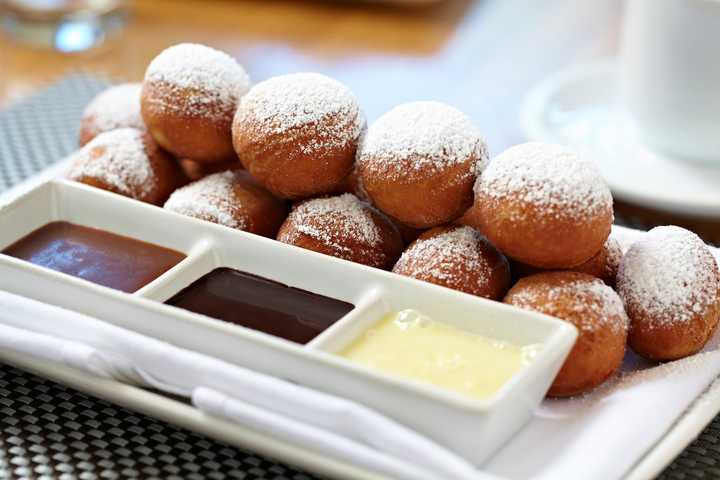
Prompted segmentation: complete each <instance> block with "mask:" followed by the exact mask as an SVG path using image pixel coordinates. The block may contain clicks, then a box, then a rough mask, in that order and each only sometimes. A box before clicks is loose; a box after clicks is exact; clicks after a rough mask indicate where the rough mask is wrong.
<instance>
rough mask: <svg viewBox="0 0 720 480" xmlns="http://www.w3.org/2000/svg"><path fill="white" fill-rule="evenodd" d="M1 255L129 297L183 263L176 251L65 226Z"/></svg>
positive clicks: (39, 233)
mask: <svg viewBox="0 0 720 480" xmlns="http://www.w3.org/2000/svg"><path fill="white" fill-rule="evenodd" d="M2 253H3V254H5V255H9V256H11V257H16V258H19V259H22V260H26V261H28V262H30V263H33V264H35V265H39V266H42V267H45V268H49V269H51V270H55V271H58V272H62V273H66V274H68V275H72V276H74V277H78V278H82V279H84V280H87V281H90V282H93V283H96V284H99V285H103V286H106V287H110V288H114V289H116V290H120V291H123V292H127V293H132V292H135V291H137V290H139V289H140V288H142V287H144V286H145V285H147V284H148V283H150V282H152V281H153V280H155V279H156V278H158V277H159V276H160V275H162V274H163V273H165V272H166V271H168V270H170V269H171V268H172V267H174V266H175V265H177V264H178V263H180V262H181V261H182V260H183V259H184V258H185V255H184V254H182V253H180V252H177V251H175V250H170V249H168V248H164V247H160V246H158V245H154V244H151V243H146V242H142V241H140V240H135V239H134V238H129V237H124V236H122V235H116V234H114V233H110V232H106V231H103V230H98V229H95V228H89V227H83V226H80V225H75V224H72V223H68V222H53V223H48V224H47V225H45V226H43V227H40V228H39V229H37V230H35V231H34V232H32V233H30V234H29V235H27V236H25V237H23V238H21V239H20V240H18V241H17V242H15V243H14V244H12V245H10V246H9V247H8V248H6V249H5V250H3V251H2Z"/></svg>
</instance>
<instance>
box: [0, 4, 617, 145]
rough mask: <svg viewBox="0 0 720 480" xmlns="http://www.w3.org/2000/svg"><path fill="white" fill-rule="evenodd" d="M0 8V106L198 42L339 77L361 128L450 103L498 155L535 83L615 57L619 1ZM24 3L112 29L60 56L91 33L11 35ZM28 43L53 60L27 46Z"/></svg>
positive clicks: (256, 66)
mask: <svg viewBox="0 0 720 480" xmlns="http://www.w3.org/2000/svg"><path fill="white" fill-rule="evenodd" d="M3 1H4V2H5V5H4V21H3V24H4V26H5V38H3V39H2V47H1V48H0V52H1V53H0V103H4V102H8V101H10V100H11V99H13V98H17V97H19V96H22V95H25V94H27V92H29V91H32V90H33V89H35V88H37V87H38V86H39V85H41V84H44V83H47V82H50V81H52V80H53V79H56V78H57V77H59V76H61V75H62V74H63V73H67V72H70V71H76V70H82V71H90V72H101V73H104V74H107V75H109V76H111V77H113V78H114V79H117V80H139V79H141V78H142V76H143V73H144V70H145V67H146V66H147V64H148V62H149V61H150V60H151V59H152V58H153V57H154V56H155V55H156V54H157V53H158V52H160V51H161V50H162V49H163V48H165V47H167V46H169V45H172V44H174V43H178V42H199V43H204V44H207V45H210V46H213V47H216V48H219V49H222V50H225V51H227V52H228V53H230V54H231V55H233V56H234V57H236V58H237V59H238V60H239V61H240V62H241V63H242V64H243V65H244V66H245V68H246V70H247V71H248V72H249V74H250V75H251V77H252V79H253V81H259V80H262V79H265V78H267V77H269V76H272V75H277V74H282V73H289V72H294V71H308V70H309V71H318V72H321V73H324V74H327V75H330V76H332V77H335V78H337V79H339V80H341V81H343V82H345V83H347V84H348V85H349V86H350V87H351V88H352V89H353V90H354V91H355V93H356V95H357V96H358V97H359V98H360V100H361V102H362V105H363V107H364V108H365V110H366V112H367V114H368V117H369V119H370V120H372V119H374V118H377V116H379V115H380V114H381V113H383V112H384V111H386V110H388V109H389V108H391V107H392V106H394V105H396V104H398V103H401V102H404V101H408V100H419V99H436V100H442V101H446V102H448V103H450V104H453V105H455V106H457V107H459V108H461V109H463V110H464V111H465V112H467V113H468V114H470V115H471V116H472V117H473V118H474V119H475V120H476V121H477V122H478V123H479V125H480V126H481V127H482V129H483V131H484V132H485V135H486V136H487V139H488V143H489V144H490V146H491V149H492V150H493V152H496V153H497V152H498V151H500V150H502V149H504V148H506V147H507V146H509V145H511V144H512V143H517V142H518V141H520V140H521V139H522V138H521V133H520V131H519V129H518V125H517V116H518V109H519V108H520V104H521V102H522V100H523V94H524V92H526V91H527V90H528V89H529V88H530V87H531V86H532V85H533V84H534V83H536V82H537V81H538V80H539V79H541V78H543V77H544V76H545V75H547V74H548V73H551V72H553V71H555V70H557V69H558V68H561V67H563V66H565V65H569V64H572V63H574V62H577V61H579V60H581V59H586V58H592V57H598V56H604V55H608V54H610V53H611V52H613V51H614V49H615V44H616V37H617V29H618V25H619V15H620V12H621V2H620V1H618V0H588V1H583V2H578V1H576V0H544V1H542V2H538V1H536V0H513V1H501V0H485V1H477V2H473V1H470V0H435V1H431V2H428V1H427V0H424V1H418V2H415V1H413V0H401V1H398V2H395V3H393V2H384V3H381V2H376V1H365V2H350V1H347V0H335V1H331V0H327V1H292V0H286V1H282V0H279V1H274V0H273V1H269V0H256V1H243V0H182V1H179V0H128V1H117V0H100V1H87V0H85V1H74V0H0V4H2V2H3ZM22 3H26V4H27V5H30V6H34V7H36V8H35V9H36V10H37V9H39V8H40V7H42V6H48V5H53V4H58V5H60V4H89V5H90V6H95V7H96V8H97V9H98V10H99V11H100V12H103V11H105V10H109V11H115V10H116V9H117V11H119V12H121V13H118V14H117V17H120V18H113V20H111V21H109V22H107V23H108V24H109V25H108V29H109V30H110V31H109V32H108V34H107V38H106V40H105V41H104V42H103V43H102V44H101V45H99V46H97V47H95V48H91V49H89V50H87V51H84V52H75V53H59V52H58V51H57V49H65V50H73V49H82V48H83V47H85V46H89V44H91V43H92V39H93V38H95V34H93V31H94V28H95V27H94V26H93V25H92V24H90V26H89V27H88V26H83V23H82V21H80V22H77V21H76V22H75V23H74V24H73V23H72V22H67V23H66V28H65V29H64V30H62V29H61V30H60V31H59V32H58V31H56V32H55V33H53V31H52V29H49V31H46V32H37V31H33V30H31V29H28V32H24V33H18V32H17V31H18V30H21V29H20V28H19V27H17V25H18V24H19V23H21V22H19V21H18V20H14V18H17V17H18V16H20V15H18V10H20V9H19V8H18V5H19V4H22ZM28 10H30V7H28ZM122 17H126V25H124V27H123V26H120V25H117V24H122V22H123V18H122ZM80 18H81V19H82V17H80ZM113 21H114V22H116V23H113ZM67 24H70V27H69V28H68V27H67ZM101 25H102V24H101ZM14 30H15V31H14ZM38 30H41V29H38ZM33 33H34V34H35V41H36V42H37V43H43V42H45V43H47V44H49V45H53V42H54V45H53V46H54V47H55V48H56V50H53V49H52V48H42V47H41V46H32V45H28V43H26V42H23V41H22V40H23V36H24V38H25V39H27V37H31V38H32V37H33ZM13 35H15V37H13ZM21 35H22V36H21Z"/></svg>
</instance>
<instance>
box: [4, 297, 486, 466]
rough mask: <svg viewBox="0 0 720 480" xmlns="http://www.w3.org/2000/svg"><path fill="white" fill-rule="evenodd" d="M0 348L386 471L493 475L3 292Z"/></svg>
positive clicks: (408, 434) (380, 423)
mask: <svg viewBox="0 0 720 480" xmlns="http://www.w3.org/2000/svg"><path fill="white" fill-rule="evenodd" d="M0 349H6V350H11V351H14V352H17V353H22V354H26V355H31V356H34V357H36V358H41V359H44V360H48V361H52V362H57V363H61V364H64V365H67V366H69V367H72V368H76V369H79V370H83V371H85V372H88V373H91V374H93V375H97V376H100V377H104V378H111V379H115V380H119V381H122V382H127V383H134V384H138V385H144V386H150V387H153V388H156V389H158V390H161V391H164V392H167V393H172V394H175V395H180V396H184V397H186V398H190V399H192V401H193V403H194V405H195V406H196V407H198V408H199V409H200V410H202V411H204V412H206V413H208V414H210V415H214V416H219V417H223V418H227V419H230V420H233V421H237V422H240V423H242V424H243V425H247V426H249V427H250V428H253V429H256V430H258V431H263V432H269V433H271V434H272V435H273V436H275V437H277V438H280V439H283V440H286V441H288V442H291V443H294V444H301V445H303V446H305V447H306V448H309V449H311V450H315V451H317V452H319V453H322V454H325V455H327V456H330V457H333V458H337V459H339V460H343V461H346V462H348V463H352V464H354V465H357V466H360V467H364V468H366V469H367V470H370V471H373V472H376V473H380V474H384V475H388V476H390V477H392V478H407V479H435V478H457V479H487V478H492V477H491V476H490V475H486V474H483V473H481V472H480V471H478V470H476V469H475V468H474V467H473V466H472V465H470V464H469V463H468V462H466V461H465V460H463V459H461V458H460V457H458V456H457V455H455V454H454V453H452V452H450V451H448V450H446V449H445V448H443V447H442V446H440V445H437V444H436V443H434V442H432V441H431V440H429V439H427V438H425V437H423V436H422V435H420V434H418V433H416V432H414V431H413V430H411V429H408V428H407V427H405V426H403V425H400V424H398V423H397V422H394V421H392V420H390V419H388V418H386V417H384V416H382V415H380V414H379V413H377V412H375V411H373V410H371V409H369V408H366V407H364V406H362V405H360V404H357V403H355V402H353V401H350V400H347V399H343V398H339V397H335V396H332V395H329V394H326V393H322V392H318V391H315V390H312V389H309V388H306V387H303V386H300V385H296V384H293V383H290V382H287V381H284V380H281V379H278V378H275V377H272V376H268V375H264V374H260V373H258V372H254V371H252V370H248V369H245V368H242V367H238V366H236V365H231V364H229V363H227V362H224V361H221V360H217V359H214V358H211V357H208V356H206V355H202V354H199V353H195V352H192V351H189V350H184V349H181V348H177V347H175V346H172V345H170V344H167V343H165V342H161V341H159V340H156V339H153V338H149V337H146V336H143V335H140V334H138V333H135V332H132V331H129V330H125V329H123V328H120V327H116V326H114V325H110V324H107V323H105V322H102V321H100V320H97V319H94V318H91V317H88V316H85V315H81V314H78V313H76V312H72V311H69V310H65V309H62V308H59V307H55V306H51V305H46V304H43V303H40V302H37V301H35V300H31V299H27V298H24V297H20V296H17V295H14V294H11V293H8V292H3V291H0Z"/></svg>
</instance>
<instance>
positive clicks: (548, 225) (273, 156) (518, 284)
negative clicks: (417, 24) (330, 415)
mask: <svg viewBox="0 0 720 480" xmlns="http://www.w3.org/2000/svg"><path fill="white" fill-rule="evenodd" d="M81 144H82V148H81V149H80V150H79V151H77V152H76V153H75V154H74V159H73V162H72V167H71V168H70V171H69V173H68V177H69V178H70V179H73V180H76V181H79V182H83V183H86V184H88V185H91V186H93V187H97V188H100V189H104V190H107V191H110V192H113V193H116V194H120V195H124V196H127V197H130V198H133V199H135V200H139V201H142V202H148V203H152V204H155V205H158V206H161V207H163V208H165V209H167V210H169V211H172V212H175V213H177V214H181V215H186V216H190V217H194V218H197V219H200V220H204V221H209V222H214V223H217V224H220V225H224V226H226V227H229V228H235V229H240V230H244V231H247V232H250V233H254V234H258V235H263V236H266V237H270V238H275V239H277V240H278V241H280V242H284V243H287V244H291V245H295V246H297V247H301V248H305V249H308V250H313V251H316V252H320V253H323V254H326V255H332V256H334V257H338V258H341V259H344V260H348V261H351V262H357V263H361V264H364V265H368V266H370V267H375V268H380V269H386V270H392V271H393V272H395V273H396V274H399V275H404V276H407V277H412V278H414V279H417V280H420V281H425V282H431V283H434V284H436V285H440V286H442V287H447V288H451V289H455V290H459V291H461V292H465V293H467V294H471V295H477V296H480V297H485V298H488V299H491V300H495V301H502V302H505V303H508V304H511V305H515V306H517V307H520V308H523V309H529V310H533V311H537V312H540V313H544V314H547V315H550V316H554V317H557V318H559V319H562V320H564V321H567V322H569V323H571V324H573V325H574V326H575V327H576V328H577V330H578V332H579V336H578V340H577V341H576V343H575V346H574V347H573V349H572V351H571V353H570V355H569V356H568V358H567V360H566V362H565V364H564V365H563V366H562V368H561V370H560V372H559V373H558V375H557V378H556V379H555V381H554V383H553V385H552V387H551V389H550V392H549V394H550V395H552V396H572V395H577V394H580V393H583V392H587V391H590V390H592V389H593V388H595V387H597V386H598V385H600V384H601V383H603V382H604V381H606V380H607V379H609V378H611V377H612V376H613V375H614V374H615V373H616V372H617V371H618V369H619V367H620V365H621V363H622V361H623V357H624V356H625V351H626V345H627V346H629V347H630V348H631V349H632V350H634V351H635V352H636V353H637V354H639V355H642V356H644V357H646V358H648V359H652V360H656V361H669V360H675V359H679V358H682V357H686V356H689V355H692V354H694V353H697V352H699V351H700V350H702V348H703V347H704V346H705V344H706V343H707V342H708V340H709V339H710V338H711V336H712V335H713V333H714V332H715V330H716V327H717V325H718V320H719V318H720V299H719V298H718V297H719V292H720V273H718V265H717V262H716V260H715V258H714V257H713V255H712V253H711V251H710V249H709V248H708V247H707V246H706V245H705V244H704V243H703V242H702V241H701V240H700V239H699V238H698V237H697V236H696V235H695V234H693V233H692V232H689V231H687V230H684V229H682V228H680V227H675V226H666V227H658V228H654V229H653V230H651V231H650V232H648V233H646V234H644V236H642V237H641V238H640V240H638V241H637V242H636V243H634V244H632V245H630V246H629V248H627V251H625V252H624V251H623V248H622V247H621V245H620V244H619V243H618V241H617V240H616V239H615V238H614V237H613V236H611V235H610V234H611V226H612V223H613V200H612V196H611V194H610V191H609V189H608V187H607V186H606V185H605V183H604V182H603V180H602V178H601V176H600V174H599V172H598V170H597V169H596V167H595V166H594V164H593V163H592V162H591V161H589V160H588V159H586V158H584V157H582V156H581V155H579V154H578V153H577V152H576V151H574V150H573V149H571V148H568V147H565V146H562V145H553V144H544V143H525V144H521V145H517V146H514V147H512V148H509V149H508V150H506V151H504V152H502V153H500V154H499V155H497V156H495V157H494V158H493V159H492V161H491V160H490V158H489V155H488V148H487V145H486V143H485V140H484V139H483V136H482V134H481V133H480V130H479V129H478V128H477V126H476V125H475V124H474V123H473V121H472V120H471V119H470V118H469V117H468V116H467V115H465V114H464V113H462V112H461V111H460V110H458V109H456V108H454V107H452V106H449V105H446V104H444V103H440V102H433V101H421V102H412V103H405V104H402V105H398V106H396V107H395V108H393V109H391V110H390V111H388V112H387V113H385V114H384V115H382V116H380V117H379V118H378V119H377V120H376V121H375V122H374V123H372V124H371V125H369V126H368V124H367V122H366V120H365V116H364V113H363V110H362V108H361V107H360V105H359V102H358V100H357V98H356V97H355V95H354V94H353V93H352V91H351V90H350V89H349V88H348V87H347V86H346V85H344V84H342V83H340V82H339V81H337V80H334V79H332V78H329V77H327V76H324V75H321V74H317V73H294V74H289V75H281V76H278V77H273V78H270V79H267V80H265V81H262V82H259V83H256V84H254V85H253V84H251V82H250V79H249V77H248V75H247V73H246V72H245V70H244V68H243V67H242V66H241V65H240V64H239V63H237V62H236V61H235V59H233V58H232V57H230V56H229V55H227V54H225V53H223V52H220V51H218V50H215V49H212V48H210V47H206V46H203V45H198V44H179V45H175V46H172V47H170V48H168V49H166V50H165V51H163V52H161V53H160V54H159V55H158V56H157V57H156V58H155V59H154V60H153V61H152V62H151V63H150V65H149V66H148V68H147V71H146V74H145V78H144V79H143V81H142V82H141V83H136V84H125V85H119V86H115V87H111V88H110V89H108V90H107V91H105V92H103V93H101V94H100V95H99V96H98V97H96V98H95V99H94V100H93V101H92V102H91V103H90V104H89V105H88V107H87V109H86V111H85V113H84V115H83V118H82V121H81Z"/></svg>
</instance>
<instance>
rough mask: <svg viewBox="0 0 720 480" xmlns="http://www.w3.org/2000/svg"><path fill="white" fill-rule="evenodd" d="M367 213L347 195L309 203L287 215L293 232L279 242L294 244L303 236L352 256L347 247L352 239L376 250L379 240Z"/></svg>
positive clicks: (361, 204)
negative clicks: (296, 239)
mask: <svg viewBox="0 0 720 480" xmlns="http://www.w3.org/2000/svg"><path fill="white" fill-rule="evenodd" d="M370 212H371V211H370V208H369V207H368V205H367V204H365V203H363V202H362V201H360V200H359V199H358V198H357V197H356V196H355V195H352V194H350V193H345V194H343V195H339V196H336V197H329V198H316V199H314V200H308V201H306V202H302V203H300V204H299V205H296V206H295V207H294V208H293V209H292V211H291V212H290V216H289V217H288V220H289V221H291V222H292V223H293V224H294V225H295V228H294V230H293V231H292V234H291V235H290V236H289V237H287V238H285V239H282V240H281V241H284V242H286V243H293V241H294V240H295V237H297V236H298V235H300V234H303V235H307V236H309V237H311V238H313V239H315V240H318V241H320V242H322V243H323V244H325V245H328V246H330V247H332V248H333V249H335V250H337V251H338V252H345V253H347V254H352V253H353V252H352V249H351V248H349V247H348V245H347V244H346V239H347V238H352V239H355V240H356V241H357V242H358V243H360V244H361V245H366V246H369V247H377V246H378V245H379V244H380V241H381V236H380V232H379V231H378V227H377V225H375V221H374V220H373V217H372V215H371V213H370Z"/></svg>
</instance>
